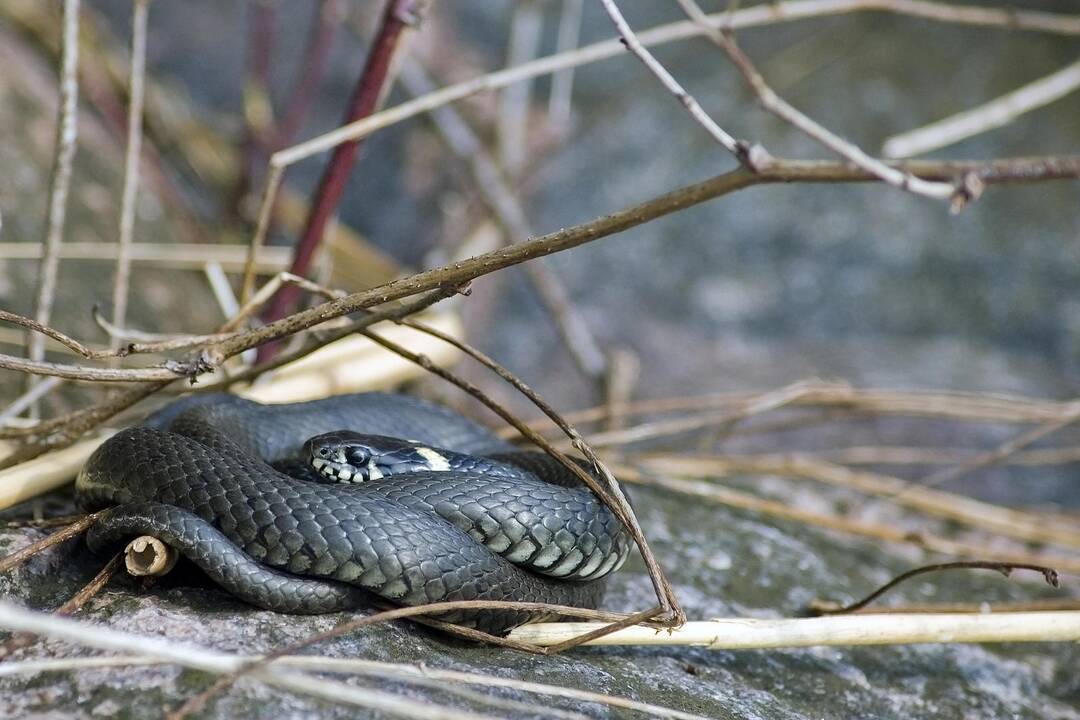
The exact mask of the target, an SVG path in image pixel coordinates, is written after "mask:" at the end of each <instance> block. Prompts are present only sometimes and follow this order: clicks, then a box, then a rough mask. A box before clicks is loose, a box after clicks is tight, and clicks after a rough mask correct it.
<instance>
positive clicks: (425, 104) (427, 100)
mask: <svg viewBox="0 0 1080 720" xmlns="http://www.w3.org/2000/svg"><path fill="white" fill-rule="evenodd" d="M857 11H878V12H891V13H896V14H906V15H914V16H916V17H924V18H927V19H933V20H939V21H942V22H953V23H959V24H965V25H974V26H980V27H997V28H1003V29H1009V30H1030V31H1037V32H1045V33H1053V34H1059V35H1080V16H1078V15H1063V14H1055V13H1039V12H1027V11H1022V10H1012V9H1009V10H999V9H995V8H985V7H975V6H954V5H945V4H942V3H934V2H919V1H917V0H789V2H771V3H761V4H759V5H755V6H754V7H750V8H745V9H743V10H737V11H736V12H734V13H728V12H726V11H725V12H720V13H715V14H713V15H710V16H709V24H710V25H711V26H713V27H720V26H721V24H723V26H724V27H728V28H731V29H733V30H738V29H742V28H749V27H760V26H765V25H772V24H778V23H783V22H790V21H793V20H802V19H805V18H810V17H820V16H826V15H838V14H843V13H849V12H857ZM704 33H705V29H704V28H702V27H701V26H700V25H698V24H697V23H695V22H692V21H689V20H687V21H683V22H675V23H668V24H667V25H657V26H656V27H653V28H650V29H648V30H643V31H642V32H640V33H637V39H638V41H639V42H640V43H641V44H642V45H644V46H645V47H652V46H654V45H662V44H665V43H670V42H677V41H680V40H686V39H688V38H692V37H699V36H701V35H703V34H704ZM625 51H626V46H625V45H623V43H622V41H621V40H604V41H602V42H598V43H593V44H592V45H586V46H584V47H581V48H578V49H577V50H573V51H571V52H566V53H560V54H558V55H549V56H548V57H543V58H539V59H537V60H533V61H532V62H528V63H525V64H523V65H518V66H516V67H510V68H506V69H504V70H500V71H498V72H493V73H488V74H486V75H482V76H480V77H477V78H473V79H472V80H466V81H464V82H460V83H457V84H456V85H450V86H447V87H445V88H442V89H441V90H437V91H436V92H433V93H429V94H427V95H424V96H423V97H419V98H416V99H415V100H410V101H408V102H404V103H401V104H400V105H395V106H394V107H392V108H388V109H386V110H383V111H382V112H378V113H375V114H374V115H372V116H370V117H367V118H364V119H363V120H358V121H357V122H354V123H350V124H348V125H345V126H342V127H340V128H337V129H336V130H332V131H330V132H328V133H325V134H323V135H320V136H318V137H316V138H312V139H311V140H307V141H305V142H303V143H300V144H298V145H294V146H293V147H290V148H286V149H284V150H279V151H278V152H276V153H274V155H273V157H272V158H271V160H270V164H271V167H272V168H273V167H279V168H281V167H286V166H288V165H292V164H293V163H296V162H299V161H301V160H303V159H305V158H308V157H311V156H312V155H318V154H319V153H322V152H326V151H327V150H330V149H332V148H334V147H336V146H337V145H338V144H340V143H342V142H346V141H349V140H357V139H359V138H362V137H366V136H368V135H370V134H371V133H373V132H375V131H376V130H381V129H382V128H385V127H389V126H390V125H394V124H396V123H399V122H401V121H402V120H407V119H409V118H411V117H415V116H417V115H421V114H423V113H426V112H429V111H431V110H434V109H435V108H437V107H440V106H442V105H446V104H448V103H452V102H456V101H458V100H462V99H464V98H466V97H469V96H470V95H475V94H476V93H479V92H485V91H493V90H498V89H500V88H504V87H506V86H507V85H512V84H514V83H516V82H522V81H524V80H528V79H530V78H535V77H539V76H542V75H549V74H551V73H555V72H559V71H560V70H568V69H570V68H575V67H579V66H581V65H587V64H589V63H593V62H597V61H599V60H606V59H608V58H613V57H618V56H620V55H622V54H623V53H624V52H625Z"/></svg>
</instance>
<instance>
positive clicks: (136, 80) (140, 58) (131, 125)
mask: <svg viewBox="0 0 1080 720" xmlns="http://www.w3.org/2000/svg"><path fill="white" fill-rule="evenodd" d="M149 8H150V0H135V4H134V10H133V11H132V17H131V81H130V91H129V100H128V130H127V149H126V151H125V154H124V189H123V192H122V196H121V201H120V241H119V244H118V247H117V255H116V276H115V280H114V284H113V311H112V320H113V322H114V323H115V324H116V325H118V326H120V327H123V326H124V325H125V324H126V323H127V305H128V279H129V277H130V274H131V239H132V233H133V232H134V228H135V200H136V193H137V192H138V189H139V155H140V152H139V148H140V147H141V145H142V115H143V86H144V82H143V81H144V80H145V76H146V24H147V16H148V15H149V12H150V10H149ZM113 345H114V346H116V345H117V341H116V340H115V339H114V340H113Z"/></svg>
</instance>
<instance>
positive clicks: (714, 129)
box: [600, 0, 756, 169]
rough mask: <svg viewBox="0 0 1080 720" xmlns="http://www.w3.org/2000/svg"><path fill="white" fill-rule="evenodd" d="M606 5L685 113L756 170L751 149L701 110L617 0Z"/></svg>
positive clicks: (622, 33) (634, 50)
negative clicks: (617, 3)
mask: <svg viewBox="0 0 1080 720" xmlns="http://www.w3.org/2000/svg"><path fill="white" fill-rule="evenodd" d="M600 2H602V3H603V5H604V10H605V11H606V12H607V14H608V17H610V18H611V22H612V23H614V24H615V29H616V30H618V32H619V35H620V37H622V40H623V43H624V44H625V45H626V48H627V49H628V50H629V51H630V52H632V53H633V54H634V55H635V56H637V58H638V59H639V60H641V62H642V63H644V65H645V67H647V68H648V69H649V72H651V73H652V74H653V75H655V76H656V79H657V80H659V81H660V83H661V84H662V85H663V86H664V87H665V88H667V90H668V92H670V93H671V94H672V95H674V96H675V99H676V100H678V101H679V102H680V103H682V106H683V107H684V108H686V111H687V112H688V113H690V116H691V117H693V118H694V120H695V121H697V123H698V125H701V127H703V128H705V131H706V132H708V133H709V135H711V136H712V138H713V140H715V141H716V142H718V143H720V145H721V146H722V147H723V148H724V149H725V150H727V151H728V152H729V153H731V154H732V155H734V156H735V158H736V159H737V160H738V161H739V162H740V163H742V164H745V165H746V166H747V167H749V168H751V169H753V168H754V167H755V162H756V158H755V157H751V156H750V155H749V147H748V146H746V145H745V144H744V143H741V142H739V141H738V140H736V139H735V138H734V137H732V136H731V135H729V134H728V133H727V131H726V130H724V129H723V128H722V127H720V126H719V125H717V124H716V121H715V120H713V119H712V118H711V117H709V114H708V113H707V112H705V110H703V109H702V107H701V105H699V104H698V101H697V100H695V99H694V97H693V96H692V95H691V94H690V93H688V92H686V90H684V89H683V86H682V85H680V84H679V81H678V80H676V79H675V78H674V77H672V75H671V73H669V72H668V71H667V68H665V67H664V66H663V65H661V64H660V61H659V60H657V59H656V58H655V57H653V54H652V53H650V52H649V51H648V50H647V49H646V48H645V46H644V45H643V44H642V42H641V40H640V39H639V38H638V36H637V35H635V34H634V31H633V30H632V29H631V28H630V25H629V23H627V22H626V19H625V18H624V17H623V16H622V13H621V12H619V6H618V5H616V4H615V0H600Z"/></svg>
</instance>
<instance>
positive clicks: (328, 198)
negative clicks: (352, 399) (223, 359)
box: [259, 0, 416, 362]
mask: <svg viewBox="0 0 1080 720" xmlns="http://www.w3.org/2000/svg"><path fill="white" fill-rule="evenodd" d="M415 5H416V2H415V0H388V1H387V3H386V9H385V10H384V11H383V15H382V19H381V20H380V21H379V29H378V31H377V32H376V34H375V40H374V43H373V44H372V46H371V51H370V52H369V53H368V56H367V61H366V62H365V63H364V70H363V72H361V73H360V79H359V80H358V81H357V83H356V87H355V88H354V89H353V93H352V97H350V98H349V105H348V109H347V111H346V113H345V118H344V120H343V123H350V122H354V121H356V120H359V119H361V118H364V117H367V116H368V115H370V114H371V113H372V112H374V111H375V108H376V106H377V105H378V102H379V98H380V97H381V96H382V94H383V86H384V85H385V83H386V81H387V77H388V76H389V71H390V64H391V61H392V59H393V57H394V51H395V50H396V48H397V44H398V40H399V39H400V38H401V36H402V32H403V31H404V30H405V28H406V27H407V26H408V25H409V23H410V22H411V20H410V19H411V18H413V17H414V14H413V7H414V6H415ZM361 142H362V141H354V142H348V143H342V144H341V145H338V146H337V147H336V148H335V149H334V152H333V154H332V155H331V157H330V162H329V163H327V165H326V170H325V171H324V172H323V175H322V178H321V179H320V180H319V187H318V189H317V190H316V191H315V198H314V200H313V202H312V205H311V209H310V210H309V211H308V217H307V223H306V224H305V226H304V232H303V234H302V235H301V236H300V240H299V242H297V244H296V250H295V251H294V253H293V262H292V266H291V267H290V268H289V272H292V273H294V274H296V275H305V274H306V273H307V270H308V265H310V264H311V258H312V256H313V255H314V254H315V249H316V248H317V247H318V246H319V242H321V241H322V237H323V233H324V231H325V229H326V223H327V222H328V221H329V220H330V217H331V215H333V213H334V210H335V209H336V208H337V204H338V201H339V200H340V199H341V194H342V192H343V191H344V190H345V183H346V181H347V180H348V178H349V172H350V171H351V170H352V165H353V161H354V160H355V159H356V154H357V152H358V151H359V149H360V143H361ZM298 296H299V291H298V290H297V289H296V288H294V287H292V286H284V287H282V288H281V290H279V291H278V292H277V294H276V295H275V296H274V299H273V300H272V301H271V303H270V306H269V308H268V309H267V311H266V313H265V314H264V315H263V319H264V320H266V321H267V322H272V321H274V320H277V319H279V318H281V317H284V316H285V315H287V314H288V313H289V312H290V311H291V310H292V309H293V307H294V306H295V305H296V301H297V298H298ZM274 348H275V345H274V344H267V345H263V346H262V347H261V348H259V362H262V361H264V360H267V359H269V358H270V357H272V356H273V354H274V352H275V349H274Z"/></svg>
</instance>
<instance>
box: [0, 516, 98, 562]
mask: <svg viewBox="0 0 1080 720" xmlns="http://www.w3.org/2000/svg"><path fill="white" fill-rule="evenodd" d="M99 515H101V513H100V512H96V513H92V514H90V515H87V516H86V517H84V518H82V519H81V520H76V521H75V522H73V523H72V524H70V525H68V526H67V527H66V528H64V529H63V530H57V531H56V532H54V533H52V534H51V535H49V536H48V537H44V538H42V539H41V540H38V541H37V542H33V543H31V544H29V545H27V546H26V547H24V548H22V549H21V550H16V551H15V552H13V553H11V554H9V555H7V556H5V557H3V558H0V573H5V572H8V571H9V570H11V569H12V568H15V567H18V566H19V565H21V564H23V563H24V562H26V561H27V560H29V559H30V558H32V557H33V556H34V555H37V554H38V553H39V552H41V551H42V550H47V549H48V548H50V547H52V546H53V545H56V544H58V543H62V542H64V541H65V540H70V539H71V538H73V537H76V536H78V535H81V534H82V533H84V532H86V529H87V528H88V527H90V526H91V525H93V524H94V523H95V522H97V519H98V516H99Z"/></svg>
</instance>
